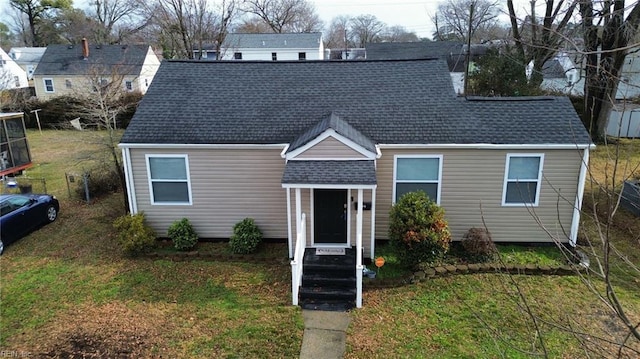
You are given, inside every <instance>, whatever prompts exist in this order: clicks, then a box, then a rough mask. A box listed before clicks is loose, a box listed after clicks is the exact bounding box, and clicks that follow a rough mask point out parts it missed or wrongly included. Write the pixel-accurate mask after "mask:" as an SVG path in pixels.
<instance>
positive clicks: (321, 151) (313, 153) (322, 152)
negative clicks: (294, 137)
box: [296, 136, 365, 159]
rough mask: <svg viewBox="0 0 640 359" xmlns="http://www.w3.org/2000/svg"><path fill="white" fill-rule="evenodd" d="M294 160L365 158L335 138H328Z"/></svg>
mask: <svg viewBox="0 0 640 359" xmlns="http://www.w3.org/2000/svg"><path fill="white" fill-rule="evenodd" d="M296 158H297V159H304V158H365V156H363V155H362V154H361V153H360V152H358V151H356V150H354V149H353V148H351V147H349V146H347V145H346V144H344V143H342V142H340V141H338V140H337V139H336V138H334V137H331V136H329V137H327V138H325V139H324V140H322V141H320V142H318V143H317V144H315V145H314V146H312V147H311V148H309V149H307V150H306V151H304V152H302V153H301V154H299V155H298V156H296Z"/></svg>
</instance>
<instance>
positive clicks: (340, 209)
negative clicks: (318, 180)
mask: <svg viewBox="0 0 640 359" xmlns="http://www.w3.org/2000/svg"><path fill="white" fill-rule="evenodd" d="M313 198H314V207H315V209H314V216H313V218H314V243H315V244H321V245H322V244H336V245H341V246H345V245H347V210H348V206H347V190H346V189H316V190H314V192H313Z"/></svg>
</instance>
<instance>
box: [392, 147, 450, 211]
mask: <svg viewBox="0 0 640 359" xmlns="http://www.w3.org/2000/svg"><path fill="white" fill-rule="evenodd" d="M403 158H425V159H433V158H437V159H438V180H437V182H436V181H433V180H423V181H416V180H411V181H408V180H400V181H398V179H397V178H398V159H403ZM443 158H444V156H443V155H441V154H440V155H395V156H393V190H392V191H391V203H392V204H395V203H396V187H397V186H396V185H397V184H398V183H437V184H438V189H437V194H436V196H437V197H438V198H436V204H438V205H440V201H441V199H442V162H443Z"/></svg>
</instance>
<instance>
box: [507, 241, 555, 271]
mask: <svg viewBox="0 0 640 359" xmlns="http://www.w3.org/2000/svg"><path fill="white" fill-rule="evenodd" d="M497 247H498V252H499V253H500V258H501V259H502V261H503V262H504V263H506V264H535V265H541V266H558V265H563V264H565V263H566V262H567V260H566V258H565V256H564V255H563V254H562V252H561V251H560V250H559V249H558V247H556V246H536V247H529V246H521V245H500V244H499V245H497Z"/></svg>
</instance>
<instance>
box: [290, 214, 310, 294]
mask: <svg viewBox="0 0 640 359" xmlns="http://www.w3.org/2000/svg"><path fill="white" fill-rule="evenodd" d="M298 223H300V226H298V227H299V228H298V233H297V234H296V247H295V251H294V257H293V260H292V261H291V296H292V299H293V300H292V301H293V305H298V291H299V290H300V284H301V283H302V268H303V267H304V263H303V262H304V250H305V249H306V248H307V219H306V215H305V214H304V213H302V215H301V216H300V221H299V222H298Z"/></svg>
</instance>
